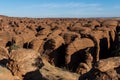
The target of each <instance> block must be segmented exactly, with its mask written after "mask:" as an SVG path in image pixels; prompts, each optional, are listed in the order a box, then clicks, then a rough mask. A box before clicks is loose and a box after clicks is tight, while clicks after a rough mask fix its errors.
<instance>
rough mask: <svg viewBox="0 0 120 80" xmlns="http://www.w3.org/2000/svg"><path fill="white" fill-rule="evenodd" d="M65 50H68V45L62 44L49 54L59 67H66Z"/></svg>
mask: <svg viewBox="0 0 120 80" xmlns="http://www.w3.org/2000/svg"><path fill="white" fill-rule="evenodd" d="M65 52H66V45H64V44H62V45H61V46H60V47H59V48H57V49H56V50H54V51H53V52H51V53H50V54H49V58H50V60H53V63H54V65H55V66H57V67H64V66H65Z"/></svg>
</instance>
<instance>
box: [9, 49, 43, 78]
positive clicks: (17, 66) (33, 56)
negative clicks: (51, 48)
mask: <svg viewBox="0 0 120 80" xmlns="http://www.w3.org/2000/svg"><path fill="white" fill-rule="evenodd" d="M42 66H43V63H42V59H41V58H40V54H39V53H38V52H36V51H34V50H31V49H18V50H14V51H12V52H11V53H10V62H9V63H8V64H7V67H8V69H9V70H10V71H11V72H12V74H13V75H14V76H18V77H20V78H21V79H22V78H23V76H24V75H26V74H27V73H28V72H32V71H36V70H38V69H40V68H41V67H42Z"/></svg>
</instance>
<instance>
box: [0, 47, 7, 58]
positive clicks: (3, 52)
mask: <svg viewBox="0 0 120 80" xmlns="http://www.w3.org/2000/svg"><path fill="white" fill-rule="evenodd" d="M8 57H9V54H8V50H7V49H6V48H4V47H0V60H2V59H8Z"/></svg>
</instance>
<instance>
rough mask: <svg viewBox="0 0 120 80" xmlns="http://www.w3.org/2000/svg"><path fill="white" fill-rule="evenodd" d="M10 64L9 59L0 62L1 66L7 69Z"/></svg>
mask: <svg viewBox="0 0 120 80" xmlns="http://www.w3.org/2000/svg"><path fill="white" fill-rule="evenodd" d="M8 62H9V61H8V60H7V59H2V60H0V66H3V67H5V66H6V64H7V63H8Z"/></svg>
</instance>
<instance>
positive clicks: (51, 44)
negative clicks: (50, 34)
mask: <svg viewBox="0 0 120 80" xmlns="http://www.w3.org/2000/svg"><path fill="white" fill-rule="evenodd" d="M62 44H64V39H63V38H62V37H61V36H57V37H55V38H51V39H49V40H47V41H46V42H45V45H44V49H45V50H55V49H57V48H58V47H60V46H61V45H62Z"/></svg>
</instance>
